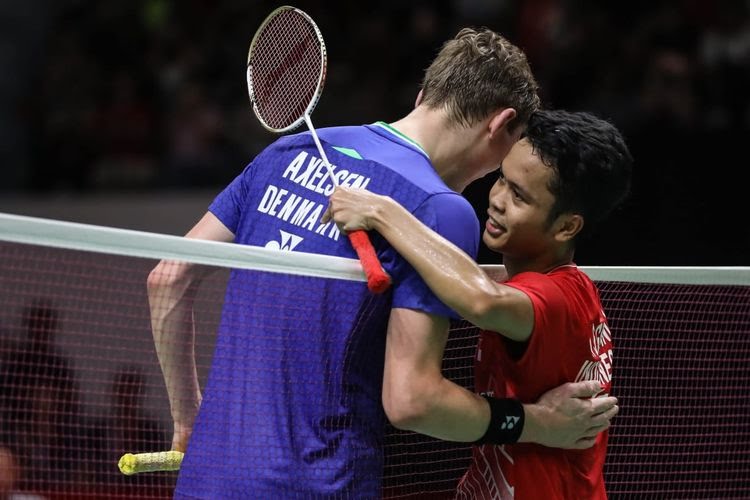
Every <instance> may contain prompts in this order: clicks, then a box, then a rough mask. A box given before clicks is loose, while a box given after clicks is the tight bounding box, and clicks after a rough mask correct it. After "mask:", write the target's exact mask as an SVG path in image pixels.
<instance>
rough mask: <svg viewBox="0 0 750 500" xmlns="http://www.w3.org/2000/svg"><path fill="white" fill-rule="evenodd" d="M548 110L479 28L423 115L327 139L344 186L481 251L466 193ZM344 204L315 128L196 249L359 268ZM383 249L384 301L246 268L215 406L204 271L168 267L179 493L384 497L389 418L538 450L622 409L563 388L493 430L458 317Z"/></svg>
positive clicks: (219, 359)
mask: <svg viewBox="0 0 750 500" xmlns="http://www.w3.org/2000/svg"><path fill="white" fill-rule="evenodd" d="M537 105H538V97H537V95H536V83H535V81H534V78H533V76H532V74H531V72H530V70H529V67H528V64H527V63H526V59H525V57H524V56H523V54H522V53H521V52H520V50H519V49H518V48H516V47H515V46H513V45H512V44H510V43H509V42H508V41H507V40H505V39H504V38H503V37H501V36H500V35H498V34H497V33H494V32H492V31H489V30H482V31H474V30H468V29H467V30H462V31H461V32H460V33H459V34H458V35H457V36H456V38H455V39H453V40H451V41H449V42H448V43H446V45H445V46H444V47H443V49H442V50H441V52H440V54H439V55H438V56H437V58H436V59H435V61H434V62H433V63H432V65H431V66H430V68H428V70H427V73H426V75H425V80H424V82H423V88H422V91H421V92H420V94H419V97H418V98H417V105H416V107H415V109H414V110H413V111H412V112H411V113H410V114H409V115H407V116H406V117H404V118H403V119H401V120H398V121H396V122H394V123H392V124H386V123H383V122H378V123H375V124H372V125H365V126H355V127H335V128H327V129H321V130H319V131H318V133H319V136H320V139H321V142H322V144H323V147H324V149H325V151H326V155H327V156H328V158H329V160H330V162H331V163H332V164H333V167H334V175H335V176H336V179H337V182H338V183H339V184H341V185H346V186H354V187H361V188H366V189H368V190H371V191H373V192H377V193H381V194H387V195H388V196H390V197H392V198H394V199H395V200H397V201H398V202H399V203H401V204H402V205H403V206H405V207H406V208H407V209H408V210H409V211H410V212H411V213H413V214H414V215H415V216H416V217H417V218H419V220H421V221H422V222H423V223H425V224H426V225H427V226H429V227H430V228H432V229H433V230H435V231H436V232H438V233H440V234H441V235H442V236H443V237H445V238H447V239H448V240H450V241H451V242H453V243H454V244H456V245H457V246H458V247H460V248H461V249H462V250H464V251H465V252H466V253H468V254H470V255H476V251H477V245H478V240H479V225H478V221H477V219H476V216H475V214H474V211H473V209H472V207H471V206H470V205H469V203H468V202H467V201H466V200H465V199H464V198H462V197H461V196H460V194H458V193H460V192H461V191H462V190H463V189H464V188H465V187H466V186H467V185H468V184H469V183H470V182H472V181H473V180H475V179H477V178H479V177H482V176H483V175H485V174H487V173H488V172H490V171H492V170H495V169H496V168H497V167H498V166H499V165H500V162H501V161H502V159H503V157H504V156H505V155H506V154H507V152H508V151H509V149H510V147H511V146H512V144H513V143H514V142H515V141H516V140H518V137H519V136H520V134H521V132H522V131H523V127H524V124H525V123H526V121H527V120H528V118H529V116H530V114H531V113H532V111H534V109H535V108H536V107H537ZM332 192H333V183H332V181H331V179H330V177H329V176H328V174H327V169H326V168H325V166H324V165H323V164H322V162H321V158H320V157H319V154H318V152H317V149H316V148H315V145H314V143H313V140H312V137H311V136H310V134H309V132H305V133H301V134H297V135H292V136H287V137H283V138H281V139H279V140H278V141H276V142H275V143H274V144H272V145H271V146H269V147H268V148H266V149H265V150H264V151H263V152H261V153H260V154H259V155H258V156H257V157H256V158H255V159H254V160H253V161H252V163H251V164H250V165H248V166H247V167H246V168H245V170H244V171H243V172H242V173H241V174H240V175H239V176H238V177H237V178H236V179H235V180H234V181H233V182H232V183H231V184H230V185H229V186H228V187H227V188H226V189H225V190H224V191H222V193H221V194H219V196H217V198H216V199H215V200H214V201H213V203H212V204H211V205H210V207H209V210H208V212H207V213H206V214H205V215H204V217H203V218H202V219H201V220H200V221H199V222H198V223H197V224H196V225H195V226H194V227H193V229H191V230H190V232H189V233H188V234H187V237H189V238H199V239H209V240H216V241H225V242H235V243H239V244H245V245H255V246H265V247H268V248H276V249H282V250H290V251H302V252H312V253H320V254H326V255H335V256H344V257H352V258H353V257H355V254H354V251H353V249H352V248H351V245H350V244H349V242H348V240H347V238H346V237H345V236H343V235H341V234H340V233H339V231H338V229H337V227H336V225H335V224H334V223H333V222H327V223H324V222H323V221H321V217H322V215H323V213H324V212H325V209H326V206H327V199H328V196H330V194H331V193H332ZM373 238H374V239H373V242H374V244H375V246H376V250H377V251H378V256H379V257H380V260H381V263H382V264H383V267H384V268H385V270H386V271H387V272H388V273H389V274H390V276H391V278H392V280H393V288H392V291H391V292H389V293H387V294H385V295H382V296H374V295H371V294H370V293H369V292H368V290H367V288H366V285H365V284H364V283H358V282H346V281H341V280H325V279H318V278H308V277H294V276H283V277H279V275H272V274H268V273H261V272H254V271H253V272H251V271H243V270H234V271H232V273H231V275H230V278H229V281H228V284H227V291H226V296H225V300H224V306H223V311H222V319H221V323H220V326H219V332H218V336H217V344H216V349H215V353H214V357H213V364H212V367H211V372H210V375H209V379H208V381H207V383H206V386H205V389H204V391H203V394H201V391H200V388H199V385H198V380H197V376H196V370H195V360H194V355H193V346H192V309H191V304H192V300H193V297H194V294H195V292H196V288H197V284H198V283H200V281H201V279H202V278H203V276H204V273H205V272H206V271H205V268H202V267H200V266H193V265H189V264H185V263H176V262H170V261H163V262H161V263H159V265H158V266H157V267H156V268H155V269H154V270H153V271H152V272H151V274H150V276H149V283H148V285H149V302H150V305H151V313H152V329H153V333H154V339H155V345H156V348H157V354H158V357H159V362H160V364H161V367H162V371H163V374H164V378H165V382H166V385H167V389H168V393H169V398H170V407H171V412H172V417H173V420H174V437H173V442H172V447H173V449H178V450H187V453H186V455H185V459H184V462H183V464H182V468H181V472H180V476H179V479H178V483H177V489H176V491H175V496H177V497H184V498H212V499H213V498H248V497H254V498H377V497H379V496H380V487H381V476H382V437H383V429H384V427H383V423H384V420H383V415H384V414H385V416H387V418H388V419H389V420H390V421H391V422H392V423H394V425H396V426H398V427H400V428H405V429H411V430H415V431H418V432H422V433H425V434H429V435H432V436H436V437H439V438H443V439H450V440H456V441H464V442H471V441H476V440H478V439H482V438H487V436H485V435H491V436H490V438H491V439H494V440H495V441H498V440H499V441H498V442H502V441H503V440H505V441H513V440H516V439H518V437H519V435H518V433H520V431H521V430H523V432H524V439H525V440H529V441H535V442H539V443H541V444H545V445H548V446H559V447H568V446H571V444H572V443H575V441H576V440H578V439H579V438H581V437H582V436H584V435H587V434H590V433H591V432H598V430H601V429H602V428H604V427H606V425H608V423H609V420H608V418H606V419H604V420H605V422H604V423H602V422H601V420H602V419H603V417H602V415H603V414H604V413H603V412H604V411H605V410H608V409H610V408H612V407H613V406H614V402H613V399H614V398H609V399H607V400H606V401H604V400H602V401H601V402H598V403H596V406H594V404H593V403H591V402H586V401H583V400H581V399H579V398H580V397H581V396H591V395H593V393H595V392H596V390H597V388H595V387H594V386H593V384H590V383H589V384H578V385H572V384H569V385H566V386H563V387H561V388H558V389H556V390H554V391H551V392H550V393H548V394H547V395H545V396H543V398H542V399H541V400H540V401H539V402H537V403H536V404H527V405H523V406H521V404H520V403H518V402H512V401H507V405H506V406H504V407H503V408H504V409H505V410H507V412H508V413H509V415H510V414H513V415H512V416H514V417H515V413H513V412H520V413H519V415H518V416H519V417H520V423H519V425H517V426H516V428H515V430H513V431H512V432H507V431H506V430H503V431H500V430H499V428H498V429H494V430H493V429H492V426H491V425H490V424H491V421H493V420H491V413H492V412H495V413H498V412H500V411H501V410H502V409H497V408H496V409H494V410H491V409H490V405H489V403H488V400H486V399H485V398H482V397H479V396H477V395H475V394H472V393H470V392H469V391H466V390H464V389H463V388H461V387H459V386H457V385H455V384H453V383H451V382H449V381H447V380H445V379H444V378H443V377H442V374H441V372H440V366H441V361H442V354H443V348H444V347H445V341H446V338H447V331H448V326H449V318H450V317H452V316H454V314H453V313H452V311H451V310H450V309H448V308H447V307H446V306H445V305H444V304H442V303H441V302H440V301H439V300H438V299H437V298H436V297H435V296H434V295H433V293H432V292H431V291H430V290H429V288H428V287H427V286H426V285H425V283H424V282H423V281H422V279H421V278H420V277H419V275H418V274H417V273H416V272H415V271H414V270H413V269H412V268H411V266H409V265H408V264H407V263H406V262H405V261H404V260H403V259H402V258H401V257H400V256H399V255H398V254H397V253H395V252H394V251H393V249H392V248H390V247H389V246H388V245H387V244H386V243H385V242H384V241H383V240H380V239H377V238H375V237H374V235H373ZM604 405H609V406H608V407H604ZM383 409H385V412H384V411H383ZM505 410H502V411H505ZM496 417H497V415H494V416H492V418H495V419H496ZM597 419H598V420H597ZM592 429H594V431H592ZM485 431H486V432H485ZM188 441H189V446H188Z"/></svg>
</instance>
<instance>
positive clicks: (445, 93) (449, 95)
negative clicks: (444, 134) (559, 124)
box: [422, 28, 539, 126]
mask: <svg viewBox="0 0 750 500" xmlns="http://www.w3.org/2000/svg"><path fill="white" fill-rule="evenodd" d="M537 89H538V85H537V83H536V80H535V79H534V75H533V74H532V73H531V68H530V67H529V63H528V61H527V60H526V56H525V55H524V53H523V52H522V51H521V49H519V48H518V47H516V46H515V45H513V44H512V43H510V42H509V41H508V40H507V39H505V38H504V37H503V36H501V35H500V34H498V33H496V32H494V31H492V30H489V29H486V28H485V29H481V30H475V29H471V28H464V29H462V30H461V31H460V32H459V33H458V34H457V35H456V36H455V38H453V39H452V40H449V41H447V42H446V43H445V44H444V45H443V47H442V49H441V50H440V52H439V53H438V55H437V57H435V60H434V61H432V64H430V67H429V68H427V71H426V72H425V76H424V80H423V82H422V102H423V103H424V104H425V105H427V106H429V107H432V108H444V109H445V110H446V111H447V112H448V116H449V117H450V119H451V121H452V122H453V123H455V124H459V125H465V126H466V125H468V126H471V125H473V124H474V123H476V122H478V121H479V120H482V119H484V118H486V117H487V116H488V115H489V114H490V113H492V112H493V111H496V110H498V109H500V108H513V109H515V110H516V113H517V116H516V119H515V120H513V122H512V124H513V126H515V125H516V124H524V123H526V122H527V121H528V119H529V116H531V113H532V112H534V111H535V110H536V109H537V108H538V107H539V96H538V95H537Z"/></svg>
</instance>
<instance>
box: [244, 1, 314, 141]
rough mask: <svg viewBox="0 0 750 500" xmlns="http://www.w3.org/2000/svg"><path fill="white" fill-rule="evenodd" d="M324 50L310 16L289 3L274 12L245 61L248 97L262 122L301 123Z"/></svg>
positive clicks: (283, 126) (279, 126)
mask: <svg viewBox="0 0 750 500" xmlns="http://www.w3.org/2000/svg"><path fill="white" fill-rule="evenodd" d="M324 56H325V48H324V45H323V40H322V38H321V37H320V34H319V33H318V31H317V30H316V27H315V25H314V24H313V22H312V21H311V20H310V19H309V18H308V17H306V16H305V15H304V14H302V13H300V12H299V11H298V10H296V9H291V8H282V9H280V10H278V11H277V12H275V13H274V14H272V16H271V18H270V19H269V20H267V23H266V24H265V25H264V26H263V27H262V28H261V29H260V31H259V32H258V33H257V34H256V36H255V39H254V43H253V45H252V47H251V48H250V53H249V55H248V61H247V64H248V85H249V87H250V89H251V96H250V98H251V100H252V101H253V104H254V109H255V113H256V115H257V116H258V118H259V119H260V120H261V122H263V123H264V124H265V125H266V126H267V127H268V128H270V129H272V130H276V131H284V130H287V129H289V128H290V127H292V126H293V125H298V124H299V123H301V119H302V117H303V115H304V114H305V112H306V111H309V110H308V107H311V106H313V105H314V104H315V100H316V99H317V97H318V93H319V90H320V87H322V81H323V80H322V75H323V74H324V72H325V59H324ZM310 110H311V109H310Z"/></svg>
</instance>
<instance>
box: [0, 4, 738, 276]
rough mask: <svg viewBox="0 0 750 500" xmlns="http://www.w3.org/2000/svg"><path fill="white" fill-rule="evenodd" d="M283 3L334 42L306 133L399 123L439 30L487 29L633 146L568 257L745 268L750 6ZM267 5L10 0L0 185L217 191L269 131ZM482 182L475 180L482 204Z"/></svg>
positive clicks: (2, 48)
mask: <svg viewBox="0 0 750 500" xmlns="http://www.w3.org/2000/svg"><path fill="white" fill-rule="evenodd" d="M293 4H294V5H296V6H298V7H300V8H303V9H304V10H306V11H307V12H308V13H309V14H311V15H312V17H313V18H314V19H315V20H316V22H317V23H318V25H319V26H320V28H321V30H322V32H323V35H324V38H325V40H326V44H327V48H328V52H329V67H328V70H329V71H328V80H327V83H326V87H325V90H324V93H323V97H322V99H321V101H320V104H319V105H318V107H317V109H316V110H315V113H314V115H313V121H314V123H315V124H316V126H318V127H322V126H327V125H340V124H361V123H369V122H373V121H376V120H385V121H389V120H395V119H397V118H399V117H401V116H402V115H404V114H405V113H406V112H408V110H409V109H410V108H411V107H412V106H413V103H414V99H415V97H416V94H417V91H418V89H419V84H420V78H421V76H422V72H423V70H424V68H425V67H426V66H427V65H428V63H429V62H430V60H431V59H432V58H433V57H434V55H435V53H436V52H437V50H438V49H439V47H440V45H441V44H442V42H443V41H444V40H446V39H448V38H450V37H452V36H453V35H454V34H455V33H456V32H457V31H458V30H459V29H460V28H461V27H463V26H467V25H470V26H487V27H490V28H492V29H495V30H497V31H499V32H501V33H503V34H504V35H506V36H507V37H508V38H509V39H510V40H511V41H513V42H514V43H516V44H517V45H519V46H520V47H521V48H523V49H524V50H525V52H526V54H527V55H528V57H529V60H530V62H531V65H532V69H533V70H534V72H535V74H536V75H537V77H538V80H539V82H540V84H541V88H542V97H543V102H544V104H545V105H546V106H548V107H555V108H565V109H568V110H588V111H591V112H594V113H596V114H598V115H600V116H603V117H605V118H608V119H610V120H611V121H613V122H614V123H615V124H616V125H618V126H619V127H620V129H621V130H622V131H623V133H624V134H625V136H626V138H627V141H628V143H629V145H630V147H631V150H632V153H633V155H634V157H635V159H636V164H635V178H634V185H633V192H632V195H631V197H630V198H629V200H628V202H627V204H626V206H625V207H624V208H623V210H621V211H620V212H618V213H617V214H615V216H613V218H612V219H611V220H610V223H609V224H608V225H606V227H604V228H602V229H601V230H600V231H599V232H598V233H597V235H596V238H594V239H592V240H591V241H590V242H587V244H586V245H585V246H583V247H581V249H580V250H579V255H578V260H579V263H582V264H588V265H591V264H599V265H747V264H748V256H749V255H750V229H748V225H747V220H746V219H747V215H748V208H747V202H746V183H745V181H744V179H745V177H746V175H745V173H744V170H746V169H747V168H748V158H747V154H746V149H745V148H744V145H745V144H746V141H747V139H748V138H750V98H748V89H750V14H749V13H750V1H749V0H721V1H709V0H705V1H702V0H674V1H663V0H662V1H660V0H653V1H649V2H638V1H635V2H596V1H593V0H575V1H572V0H437V1H429V2H428V1H414V2H403V1H400V0H398V1H397V0H382V1H380V2H377V3H375V4H373V3H370V2H330V1H328V2H326V1H323V0H319V1H312V0H309V1H308V0H300V1H298V2H296V3H295V2H293ZM278 5H281V3H280V2H271V1H253V0H244V1H237V0H223V1H218V0H216V1H213V0H182V1H176V0H128V1H122V0H119V1H118V0H26V1H24V2H2V5H0V26H1V29H0V154H2V156H1V157H0V158H1V159H2V172H3V174H2V177H0V198H2V197H3V196H6V195H9V194H13V195H18V194H19V193H21V194H32V195H35V196H42V195H45V194H54V193H59V192H67V193H73V194H81V195H86V194H90V193H122V192H127V193H131V192H132V193H143V192H158V191H160V190H169V191H170V192H174V191H175V190H178V191H179V190H185V191H189V190H192V189H216V190H218V189H220V188H221V187H222V186H223V185H224V184H226V183H227V182H229V181H230V180H231V179H232V178H233V177H234V176H235V175H236V174H237V173H239V172H240V171H241V169H242V168H243V166H244V165H245V164H246V163H247V162H248V161H249V160H250V159H251V158H252V157H253V156H254V155H255V154H257V153H258V152H259V151H260V149H261V148H263V147H264V146H265V145H266V144H268V143H269V142H270V141H271V140H272V139H273V138H272V136H270V135H269V134H268V133H267V132H265V131H264V130H263V129H262V128H261V127H260V126H259V125H258V124H257V123H256V122H255V119H254V116H253V115H252V111H251V110H250V106H249V104H248V101H247V92H246V88H245V78H244V73H245V60H246V54H247V48H248V45H249V42H250V39H251V37H252V34H253V32H254V31H255V29H256V28H257V26H258V25H259V23H260V22H261V20H262V19H263V18H264V17H265V16H266V15H267V14H268V13H269V12H270V11H271V9H272V8H274V7H276V6H278ZM492 181H493V179H489V178H488V179H484V180H481V181H478V182H477V183H476V184H475V185H473V186H472V187H470V188H469V190H468V191H467V192H466V195H467V197H468V198H469V199H470V201H472V203H473V204H474V206H475V207H476V209H477V212H478V213H479V214H480V217H481V215H482V213H483V212H484V210H485V209H486V191H487V189H488V187H489V185H490V183H491V182H492ZM200 215H201V214H200V213H196V214H191V215H190V219H191V220H192V219H197V217H199V216H200ZM480 261H483V262H492V261H493V258H492V256H491V255H488V254H487V253H486V251H485V250H482V254H480Z"/></svg>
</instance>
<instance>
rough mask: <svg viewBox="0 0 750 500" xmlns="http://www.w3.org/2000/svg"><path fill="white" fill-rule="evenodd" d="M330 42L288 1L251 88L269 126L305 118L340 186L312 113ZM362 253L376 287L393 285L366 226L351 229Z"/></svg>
mask: <svg viewBox="0 0 750 500" xmlns="http://www.w3.org/2000/svg"><path fill="white" fill-rule="evenodd" d="M326 65H327V56H326V47H325V43H324V42H323V35H322V34H321V33H320V30H319V29H318V26H317V25H316V24H315V22H314V21H313V20H312V18H311V17H310V16H308V15H307V14H305V13H304V12H302V11H301V10H299V9H297V8H295V7H291V6H284V7H279V8H278V9H276V10H274V11H273V12H271V14H269V15H268V17H266V19H265V20H264V21H263V23H261V25H260V27H259V28H258V30H257V31H256V32H255V36H253V40H252V42H251V43H250V50H249V51H248V55H247V90H248V94H249V96H250V102H251V103H252V105H253V111H254V112H255V116H256V117H257V118H258V120H259V121H260V123H261V124H262V125H263V127H265V128H266V129H267V130H269V131H271V132H274V133H283V132H288V131H290V130H293V129H295V128H297V127H299V126H300V125H301V124H302V123H303V122H304V123H306V124H307V128H308V129H309V130H310V134H311V135H312V138H313V141H315V146H316V147H317V148H318V152H319V153H320V157H321V159H322V161H323V164H324V165H325V167H326V169H327V174H328V175H329V176H330V178H331V182H332V183H333V185H334V186H337V185H338V181H337V179H336V176H335V175H334V173H333V168H332V167H331V163H330V162H329V161H328V157H327V156H326V154H325V151H323V147H322V146H321V144H320V139H319V138H318V134H317V133H316V132H315V127H313V124H312V120H311V119H310V114H311V113H312V111H313V109H314V108H315V105H316V104H317V103H318V99H320V95H321V93H322V92H323V85H324V83H325V79H326ZM348 236H349V241H350V242H351V244H352V247H354V250H355V251H356V252H357V256H358V257H359V260H360V262H361V263H362V268H363V269H364V272H365V276H366V277H367V286H368V288H369V289H370V291H372V292H375V293H381V292H384V291H385V290H387V289H388V287H389V286H390V284H391V280H390V278H389V276H388V275H387V274H386V273H385V271H383V268H382V266H381V265H380V261H379V260H378V256H377V254H376V253H375V249H374V248H373V246H372V243H371V242H370V238H369V237H368V236H367V233H365V232H364V231H361V230H359V231H353V232H351V233H349V234H348Z"/></svg>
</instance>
